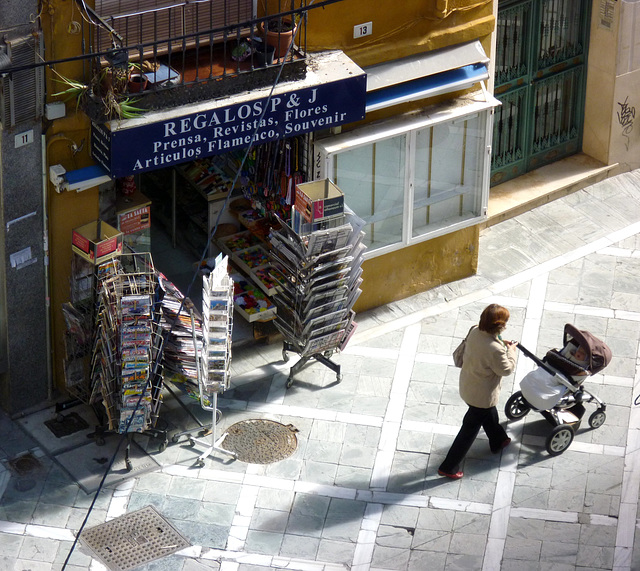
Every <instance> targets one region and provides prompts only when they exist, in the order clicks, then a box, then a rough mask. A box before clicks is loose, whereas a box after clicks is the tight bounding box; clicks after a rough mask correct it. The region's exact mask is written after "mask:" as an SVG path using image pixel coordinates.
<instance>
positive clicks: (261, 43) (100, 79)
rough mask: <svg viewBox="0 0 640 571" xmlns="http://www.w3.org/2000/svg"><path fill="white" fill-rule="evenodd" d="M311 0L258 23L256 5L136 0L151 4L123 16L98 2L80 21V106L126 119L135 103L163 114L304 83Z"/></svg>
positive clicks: (114, 1)
mask: <svg viewBox="0 0 640 571" xmlns="http://www.w3.org/2000/svg"><path fill="white" fill-rule="evenodd" d="M133 3H134V2H127V5H128V6H130V5H131V4H133ZM306 3H307V2H306V0H303V1H302V5H301V4H300V0H297V2H296V5H297V8H295V7H294V6H293V4H292V2H291V0H283V2H282V4H287V5H286V6H283V8H284V9H283V10H282V11H279V12H277V13H273V14H265V15H261V16H260V17H259V18H258V17H256V15H255V13H254V12H253V0H224V1H221V2H210V1H203V0H195V1H194V0H189V1H184V2H177V1H173V2H171V3H168V2H162V0H138V1H137V5H138V6H139V5H143V4H144V5H147V6H151V5H152V6H151V7H148V8H145V9H137V10H136V11H131V10H130V11H129V12H124V11H120V9H119V7H120V5H121V4H125V3H124V2H123V1H122V0H97V1H96V14H94V18H93V19H92V21H90V22H88V23H87V22H85V23H84V24H83V26H84V29H83V34H84V38H85V41H84V45H85V46H87V48H86V53H85V56H86V60H85V61H86V65H85V77H84V82H85V84H86V85H87V86H88V91H87V97H85V98H83V106H84V108H85V110H86V111H87V113H88V114H89V116H90V117H91V118H92V119H93V120H95V121H104V120H108V119H111V118H115V117H127V116H129V115H128V111H130V106H133V107H135V108H137V109H143V110H152V109H163V108H167V107H173V106H177V105H183V104H185V103H192V102H197V101H203V100H207V99H215V98H218V97H225V96H228V95H231V94H233V93H238V92H241V91H245V90H251V89H255V88H258V87H262V86H266V85H270V84H271V83H272V82H274V81H275V80H276V79H279V80H280V81H282V80H291V79H297V78H300V77H302V76H304V74H305V72H306V61H305V60H306V26H305V17H304V14H305V12H304V7H305V5H306ZM161 4H162V5H161ZM106 13H109V14H112V15H110V16H104V15H103V14H106ZM113 14H115V15H113ZM294 22H295V25H292V23H294ZM287 25H288V26H287ZM287 27H288V28H289V29H288V30H287V29H286V28H287ZM271 30H274V31H271ZM139 76H142V78H141V81H138V82H135V81H130V80H135V79H136V77H139ZM137 113H139V111H135V110H134V111H133V114H134V115H135V114H137Z"/></svg>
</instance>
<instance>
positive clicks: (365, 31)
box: [353, 22, 373, 38]
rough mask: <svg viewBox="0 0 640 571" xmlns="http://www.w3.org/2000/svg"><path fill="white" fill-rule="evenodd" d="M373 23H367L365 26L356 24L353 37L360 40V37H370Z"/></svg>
mask: <svg viewBox="0 0 640 571" xmlns="http://www.w3.org/2000/svg"><path fill="white" fill-rule="evenodd" d="M372 28H373V22H367V23H366V24H358V25H357V26H354V27H353V37H354V38H361V37H362V36H370V35H371V33H372Z"/></svg>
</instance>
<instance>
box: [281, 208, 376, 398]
mask: <svg viewBox="0 0 640 571" xmlns="http://www.w3.org/2000/svg"><path fill="white" fill-rule="evenodd" d="M293 213H294V214H293V215H292V217H294V216H295V208H294V209H293ZM325 222H326V221H324V220H323V221H322V222H321V223H314V224H311V225H308V226H306V228H308V233H306V234H298V233H297V232H295V231H294V230H293V228H292V227H291V226H289V225H288V224H287V223H286V222H284V221H283V220H281V219H278V223H279V228H277V229H274V230H273V231H272V232H271V234H270V236H269V238H270V243H271V250H270V256H271V259H272V262H273V265H274V266H275V267H276V269H278V270H279V271H280V273H281V275H282V277H283V280H282V283H281V287H280V289H279V291H277V292H276V293H275V295H274V296H273V298H272V299H273V301H274V303H275V305H276V307H277V309H278V312H277V316H276V320H275V322H274V324H275V326H276V328H277V329H278V330H279V331H280V333H282V335H283V336H284V339H285V344H284V349H283V357H284V358H285V360H286V359H287V352H289V351H294V352H296V353H298V354H299V355H300V357H301V359H300V361H299V362H298V363H296V364H295V365H294V366H293V367H292V368H291V370H290V373H289V377H288V379H287V384H286V386H287V388H288V387H290V386H291V385H292V383H293V377H294V375H295V374H296V372H297V371H299V370H300V368H301V367H303V366H304V365H305V364H306V362H308V361H309V360H310V359H315V360H317V361H319V362H321V363H322V364H324V365H325V366H327V367H329V368H330V369H331V370H333V371H334V372H335V373H336V376H337V379H338V381H340V379H341V375H340V366H339V365H337V364H336V363H334V362H333V361H331V359H330V358H329V357H330V356H331V354H332V353H333V352H334V351H339V350H342V349H344V347H345V346H346V343H347V342H348V340H349V338H350V337H351V335H353V331H354V329H355V327H356V323H355V319H354V317H355V313H354V312H353V310H352V307H353V304H354V303H355V300H356V299H357V298H358V296H359V295H360V293H361V292H360V289H359V287H360V284H361V283H362V279H361V278H360V275H361V273H362V268H361V267H360V266H361V264H362V260H363V254H364V247H363V246H362V245H361V244H362V237H363V234H364V233H363V232H362V227H363V225H364V222H363V221H362V220H360V219H359V218H358V217H357V216H355V215H354V214H353V212H351V211H349V210H348V209H347V212H346V213H344V214H342V215H340V220H337V219H336V217H335V216H334V217H333V218H332V221H331V226H332V227H330V228H327V227H325V226H326V225H325ZM302 227H305V226H304V225H303V226H302Z"/></svg>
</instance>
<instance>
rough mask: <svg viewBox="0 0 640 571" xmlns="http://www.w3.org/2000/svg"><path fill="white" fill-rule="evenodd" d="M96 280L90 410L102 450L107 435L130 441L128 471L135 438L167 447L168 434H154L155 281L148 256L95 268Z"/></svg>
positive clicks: (157, 401)
mask: <svg viewBox="0 0 640 571" xmlns="http://www.w3.org/2000/svg"><path fill="white" fill-rule="evenodd" d="M97 278H98V280H97V284H98V305H97V312H96V325H95V336H94V348H93V358H92V362H91V387H92V388H91V396H90V399H89V404H91V405H92V406H93V407H94V410H96V414H97V416H98V418H101V419H102V420H103V421H104V422H102V423H101V426H100V427H99V428H97V429H96V432H95V434H94V436H95V439H96V442H97V443H98V444H101V443H103V442H104V435H105V434H106V433H108V432H115V433H119V434H127V435H129V436H130V438H129V442H128V443H127V448H126V452H125V463H126V467H127V470H131V468H132V467H131V462H130V460H129V446H130V442H131V436H132V435H133V434H134V433H143V434H145V435H147V436H151V437H154V438H162V440H163V441H162V443H161V445H160V451H163V450H164V449H165V448H166V446H167V443H168V441H167V434H166V431H165V430H158V429H157V428H156V424H157V421H158V417H159V409H160V405H161V403H162V395H161V393H162V388H163V376H162V367H160V364H159V359H160V356H161V354H162V344H163V337H162V335H161V334H160V328H159V322H160V312H159V307H158V302H157V300H156V293H157V279H156V276H155V270H154V267H153V261H152V259H151V256H150V254H148V253H142V254H122V255H121V256H119V257H117V258H114V259H113V260H111V261H109V262H107V263H105V264H102V265H101V266H99V268H98V274H97ZM100 405H102V408H100ZM98 410H101V411H102V412H103V414H102V415H101V414H99V412H98Z"/></svg>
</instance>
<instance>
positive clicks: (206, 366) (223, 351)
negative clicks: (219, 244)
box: [187, 254, 236, 467]
mask: <svg viewBox="0 0 640 571" xmlns="http://www.w3.org/2000/svg"><path fill="white" fill-rule="evenodd" d="M228 261H229V259H228V257H227V256H224V257H223V256H222V254H221V255H219V256H218V257H217V258H216V260H215V265H214V268H213V270H212V271H211V273H210V274H209V275H208V276H203V278H202V282H203V283H202V306H203V315H202V350H201V351H199V350H198V345H199V343H198V339H197V336H196V329H195V320H194V319H193V314H192V316H191V323H192V332H193V344H194V347H195V348H196V351H195V356H196V370H197V375H198V389H199V394H200V406H201V407H202V409H203V410H206V411H210V412H211V430H210V432H209V440H204V439H196V438H194V437H193V436H191V435H189V444H190V445H191V446H194V445H195V444H201V445H203V446H205V450H204V452H203V453H202V454H200V456H199V457H198V458H197V459H196V462H195V465H196V466H198V467H202V466H204V459H205V458H207V457H208V456H211V455H213V454H214V453H215V452H221V453H223V454H227V455H229V456H231V457H233V458H235V457H236V453H234V452H231V451H229V450H225V449H224V448H222V447H221V446H220V443H221V442H222V440H224V438H225V436H226V435H225V434H223V435H222V436H221V437H220V438H217V436H216V424H217V423H218V421H219V420H220V416H221V415H220V411H219V410H218V408H217V405H218V394H220V393H222V392H224V391H225V390H227V389H228V388H229V381H230V366H231V337H232V332H233V280H232V279H231V278H230V277H229V273H228ZM187 432H189V431H187ZM205 436H206V431H205Z"/></svg>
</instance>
